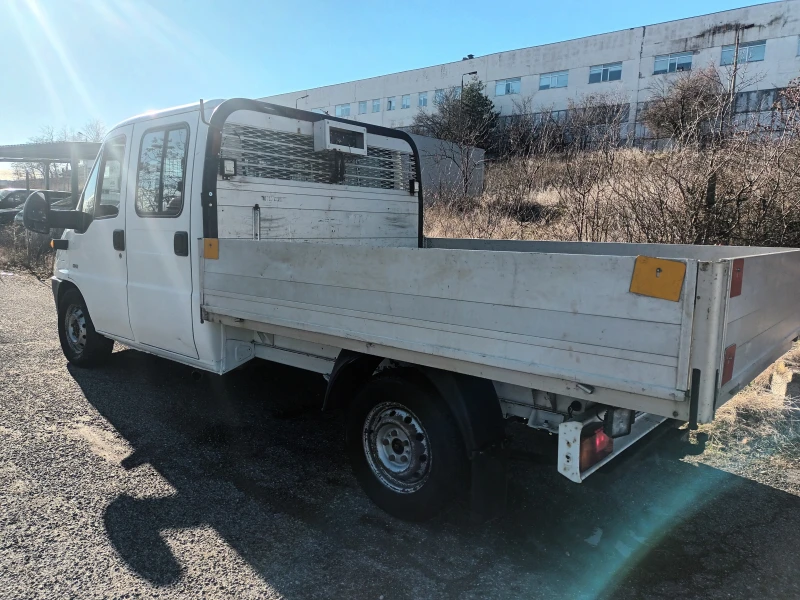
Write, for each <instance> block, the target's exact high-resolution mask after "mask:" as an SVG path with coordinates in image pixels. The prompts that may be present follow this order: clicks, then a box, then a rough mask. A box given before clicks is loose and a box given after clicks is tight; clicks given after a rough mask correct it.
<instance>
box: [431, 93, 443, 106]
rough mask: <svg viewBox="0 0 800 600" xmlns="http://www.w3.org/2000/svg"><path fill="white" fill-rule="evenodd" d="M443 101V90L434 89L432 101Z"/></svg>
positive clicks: (438, 102) (435, 102) (436, 103)
mask: <svg viewBox="0 0 800 600" xmlns="http://www.w3.org/2000/svg"><path fill="white" fill-rule="evenodd" d="M442 102H444V90H436V91H435V92H434V94H433V103H434V104H435V105H439V104H441V103H442Z"/></svg>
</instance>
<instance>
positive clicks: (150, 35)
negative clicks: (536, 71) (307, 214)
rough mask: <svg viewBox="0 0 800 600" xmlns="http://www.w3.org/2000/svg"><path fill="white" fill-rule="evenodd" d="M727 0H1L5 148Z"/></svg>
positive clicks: (0, 129) (689, 12)
mask: <svg viewBox="0 0 800 600" xmlns="http://www.w3.org/2000/svg"><path fill="white" fill-rule="evenodd" d="M747 4H750V3H748V2H734V1H731V0H728V1H724V0H701V1H689V0H671V1H670V2H652V1H650V0H606V1H605V2H587V1H586V0H582V1H578V0H560V1H558V2H553V1H552V0H550V1H548V2H543V1H531V0H505V1H504V2H502V3H493V2H486V1H485V0H484V1H476V0H462V1H460V2H457V3H455V2H436V1H435V0H428V1H426V2H424V1H417V0H379V1H377V2H371V1H366V0H365V1H360V2H354V1H350V2H341V1H338V2H337V1H320V0H303V1H295V2H287V1H285V0H283V1H280V2H274V1H272V0H228V1H226V2H221V1H212V0H161V1H153V0H0V40H2V44H0V90H1V91H2V93H1V94H0V144H9V143H20V142H24V141H26V140H27V139H28V138H29V137H30V136H33V135H36V134H37V133H39V131H40V129H41V127H43V126H45V125H53V126H55V127H63V126H67V127H71V128H75V129H80V127H81V126H82V125H83V124H84V123H86V121H87V120H89V119H90V118H99V119H102V120H103V121H104V122H105V123H106V124H107V125H109V126H110V125H113V124H114V123H116V122H118V121H121V120H122V119H125V118H127V117H129V116H132V115H135V114H139V113H141V112H144V111H146V110H149V109H155V108H164V107H168V106H174V105H177V104H185V103H187V102H193V101H196V100H197V99H199V98H206V99H208V98H215V97H216V98H219V97H233V96H246V97H260V96H267V95H270V94H275V93H281V92H288V91H293V90H302V89H304V88H309V87H316V86H320V85H325V84H331V83H337V82H342V81H349V80H352V79H360V78H364V77H371V76H375V75H382V74H385V73H391V72H395V71H402V70H406V69H413V68H417V67H424V66H429V65H435V64H439V63H443V62H449V61H452V60H458V59H460V58H461V57H462V56H464V55H466V54H468V53H472V54H475V55H482V54H490V53H492V52H499V51H503V50H511V49H514V48H521V47H525V46H533V45H537V44H545V43H549V42H556V41H560V40H565V39H570V38H575V37H581V36H585V35H591V34H595V33H603V32H606V31H613V30H617V29H625V28H628V27H635V26H638V25H646V24H649V23H658V22H661V21H666V20H671V19H679V18H683V17H690V16H695V15H698V14H703V13H709V12H715V11H719V10H726V9H730V8H737V7H740V6H746V5H747Z"/></svg>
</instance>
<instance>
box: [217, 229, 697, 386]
mask: <svg viewBox="0 0 800 600" xmlns="http://www.w3.org/2000/svg"><path fill="white" fill-rule="evenodd" d="M203 263H204V272H203V277H202V286H203V308H204V310H206V311H207V312H208V313H211V314H217V315H224V316H228V317H233V318H238V319H248V320H252V321H255V322H259V323H266V324H272V325H275V326H279V327H284V328H290V329H297V330H302V331H307V332H316V333H319V334H324V335H327V336H334V337H339V338H342V339H347V340H359V341H361V342H365V343H366V344H367V347H369V344H376V345H381V346H384V347H387V346H388V347H393V348H399V349H405V350H409V351H414V352H419V353H423V354H426V355H432V356H439V357H447V358H452V359H456V360H462V361H468V362H470V363H474V364H476V365H490V366H494V367H498V368H501V369H508V370H512V371H517V372H521V373H529V374H536V375H543V376H550V377H559V378H562V379H567V380H569V381H574V382H579V383H583V384H586V385H596V386H603V387H607V388H610V389H613V390H619V391H625V392H630V393H633V394H641V395H646V396H651V397H654V398H661V399H665V400H672V401H683V400H684V392H683V390H682V389H680V388H679V386H677V385H676V381H678V379H679V377H680V374H679V373H680V371H679V363H680V362H681V360H680V359H679V357H680V356H681V354H682V348H684V351H685V347H686V343H685V340H686V339H687V336H686V335H682V331H683V330H684V329H685V328H686V327H689V328H690V327H691V319H690V318H688V316H687V314H686V305H685V297H686V295H687V286H686V285H684V289H683V291H682V294H681V298H680V300H679V301H678V302H672V301H669V300H664V299H660V298H652V297H647V296H643V295H638V294H632V293H630V291H629V287H630V283H631V276H632V273H633V269H634V263H635V258H634V257H621V256H575V255H548V254H535V253H514V252H487V251H474V252H464V251H458V250H455V251H454V250H431V249H411V248H379V247H373V248H367V247H362V246H342V245H324V246H323V245H319V244H303V243H288V242H269V241H253V240H234V239H220V240H219V258H218V259H217V260H205V261H203ZM688 293H689V294H690V295H691V289H689V290H688ZM342 347H345V346H344V344H343V345H342ZM684 389H685V386H684Z"/></svg>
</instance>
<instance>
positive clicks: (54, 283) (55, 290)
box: [50, 277, 61, 309]
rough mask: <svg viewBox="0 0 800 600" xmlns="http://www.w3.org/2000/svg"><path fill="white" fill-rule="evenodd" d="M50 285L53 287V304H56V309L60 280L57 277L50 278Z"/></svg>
mask: <svg viewBox="0 0 800 600" xmlns="http://www.w3.org/2000/svg"><path fill="white" fill-rule="evenodd" d="M50 285H51V286H52V287H53V302H55V303H56V309H57V308H58V287H59V286H60V285H61V280H60V279H59V278H58V277H51V278H50Z"/></svg>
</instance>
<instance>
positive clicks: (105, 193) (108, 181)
mask: <svg viewBox="0 0 800 600" xmlns="http://www.w3.org/2000/svg"><path fill="white" fill-rule="evenodd" d="M124 158H125V136H124V135H120V136H117V137H115V138H113V139H111V140H109V141H108V142H106V144H105V146H103V162H102V163H101V164H100V169H99V171H98V176H99V178H100V183H99V185H98V186H97V187H98V194H97V201H96V207H95V215H94V218H95V219H105V218H114V217H116V216H117V215H118V214H119V200H120V194H121V193H122V166H123V164H124Z"/></svg>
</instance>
